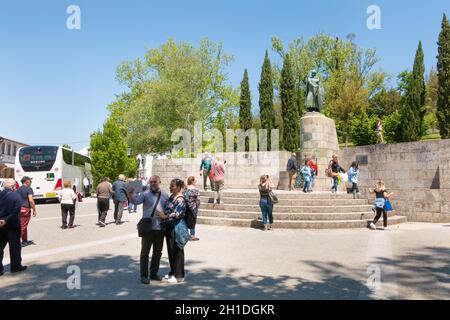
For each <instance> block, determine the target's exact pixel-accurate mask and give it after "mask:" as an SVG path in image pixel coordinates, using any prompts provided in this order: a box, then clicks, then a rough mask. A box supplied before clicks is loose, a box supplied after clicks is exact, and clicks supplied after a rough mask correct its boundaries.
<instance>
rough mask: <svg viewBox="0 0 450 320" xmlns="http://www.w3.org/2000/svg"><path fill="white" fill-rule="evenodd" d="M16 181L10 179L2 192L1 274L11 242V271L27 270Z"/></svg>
mask: <svg viewBox="0 0 450 320" xmlns="http://www.w3.org/2000/svg"><path fill="white" fill-rule="evenodd" d="M15 185H16V182H15V181H14V180H13V179H8V180H6V181H5V182H4V184H3V187H4V190H3V191H2V192H0V276H1V275H3V274H4V269H3V251H4V249H5V247H6V244H8V243H9V255H10V260H11V272H20V271H24V270H26V268H27V267H26V266H23V265H22V256H21V251H22V246H21V244H20V232H21V230H20V208H21V197H20V195H19V194H17V193H15V192H14V188H15Z"/></svg>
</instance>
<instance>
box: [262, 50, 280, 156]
mask: <svg viewBox="0 0 450 320" xmlns="http://www.w3.org/2000/svg"><path fill="white" fill-rule="evenodd" d="M258 89H259V114H260V119H261V128H263V129H266V130H267V132H268V138H267V148H268V150H271V149H270V148H271V140H270V130H271V129H274V128H276V126H275V111H274V107H273V79H272V66H271V64H270V59H269V55H268V53H267V50H266V56H265V58H264V63H263V66H262V70H261V79H260V81H259V86H258Z"/></svg>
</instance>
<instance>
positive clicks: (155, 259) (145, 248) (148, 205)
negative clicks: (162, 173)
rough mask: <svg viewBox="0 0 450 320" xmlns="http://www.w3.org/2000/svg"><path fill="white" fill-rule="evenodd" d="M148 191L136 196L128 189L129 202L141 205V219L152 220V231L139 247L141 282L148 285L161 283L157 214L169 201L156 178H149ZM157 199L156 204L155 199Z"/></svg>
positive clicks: (160, 251) (159, 223) (161, 243)
mask: <svg viewBox="0 0 450 320" xmlns="http://www.w3.org/2000/svg"><path fill="white" fill-rule="evenodd" d="M149 183H150V190H148V191H145V192H142V193H140V194H139V195H136V193H134V190H133V188H132V187H130V188H129V189H128V198H129V199H130V202H132V203H134V204H136V205H138V204H141V203H143V204H144V205H143V214H142V218H151V219H152V231H151V233H150V234H149V235H148V236H144V237H142V241H141V243H142V246H141V258H140V265H141V282H142V283H144V284H149V283H150V280H156V281H161V280H162V278H161V277H159V276H158V271H159V264H160V261H161V254H162V249H163V244H164V231H163V230H162V229H163V228H162V226H161V219H159V218H158V213H160V212H161V213H164V207H165V205H166V203H167V201H168V199H169V195H168V194H167V193H166V192H163V191H161V189H160V185H161V179H160V177H158V176H155V175H154V176H151V177H150V180H149ZM158 198H159V201H158V203H156V202H157V199H158ZM152 246H153V254H152V262H151V265H150V279H149V277H148V257H149V254H150V249H151V248H152Z"/></svg>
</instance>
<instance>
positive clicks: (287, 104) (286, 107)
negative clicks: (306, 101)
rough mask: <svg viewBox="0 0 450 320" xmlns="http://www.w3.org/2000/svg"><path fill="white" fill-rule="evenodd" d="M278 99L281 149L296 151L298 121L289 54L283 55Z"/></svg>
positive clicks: (298, 139) (298, 138)
mask: <svg viewBox="0 0 450 320" xmlns="http://www.w3.org/2000/svg"><path fill="white" fill-rule="evenodd" d="M280 97H281V113H282V117H283V147H284V149H285V150H288V151H296V150H297V149H298V147H299V145H300V119H299V114H298V107H297V103H296V90H295V81H294V76H293V73H292V66H291V59H290V56H289V54H286V55H285V57H284V61H283V69H282V70H281V82H280Z"/></svg>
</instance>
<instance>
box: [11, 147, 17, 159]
mask: <svg viewBox="0 0 450 320" xmlns="http://www.w3.org/2000/svg"><path fill="white" fill-rule="evenodd" d="M13 150H14V152H13V154H12V156H13V157H15V156H16V154H17V146H16V145H14V149H13Z"/></svg>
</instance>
